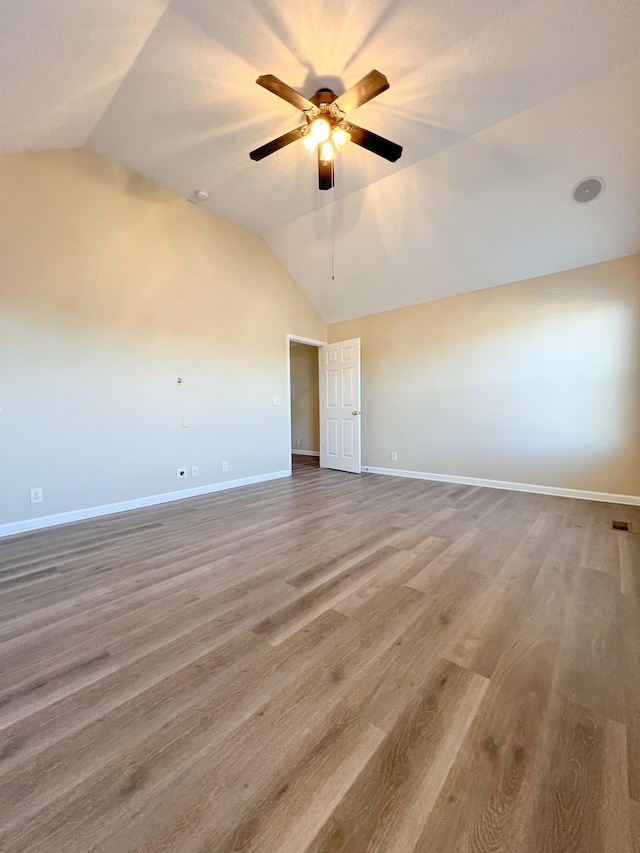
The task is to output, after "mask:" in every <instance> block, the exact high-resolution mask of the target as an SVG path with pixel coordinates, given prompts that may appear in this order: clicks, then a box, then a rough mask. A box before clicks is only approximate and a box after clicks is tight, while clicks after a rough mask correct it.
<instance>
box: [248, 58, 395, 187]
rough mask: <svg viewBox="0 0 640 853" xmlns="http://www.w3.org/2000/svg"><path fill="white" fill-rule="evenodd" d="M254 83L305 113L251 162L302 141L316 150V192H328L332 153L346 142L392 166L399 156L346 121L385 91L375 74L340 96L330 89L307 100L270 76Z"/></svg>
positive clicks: (384, 80)
mask: <svg viewBox="0 0 640 853" xmlns="http://www.w3.org/2000/svg"><path fill="white" fill-rule="evenodd" d="M256 83H257V84H258V85H259V86H263V87H264V88H265V89H268V90H269V91H270V92H273V94H274V95H277V96H278V97H279V98H282V99H283V100H285V101H287V102H288V103H289V104H291V105H292V106H294V107H297V108H298V109H299V110H302V112H303V113H305V116H306V122H305V124H302V125H300V127H296V128H295V130H290V131H289V132H288V133H285V134H283V135H282V136H279V137H278V138H277V139H272V140H271V142H267V144H266V145H261V146H260V148H256V149H255V151H252V152H251V153H250V154H249V156H250V157H251V159H252V160H262V159H263V158H264V157H268V156H269V154H273V152H274V151H278V150H279V149H280V148H284V147H285V145H289V144H290V143H291V142H295V141H296V140H298V139H302V141H303V142H304V144H305V146H306V147H307V148H308V149H309V151H311V152H313V151H315V150H317V152H318V183H319V187H320V189H321V190H330V189H331V187H332V186H333V183H334V180H333V163H334V159H335V156H336V151H340V150H342V149H343V148H344V146H345V145H346V144H347V143H348V142H349V141H351V142H355V144H356V145H360V147H361V148H366V149H367V150H368V151H372V152H373V153H374V154H377V155H378V156H379V157H384V158H385V160H390V161H391V162H392V163H395V162H396V160H397V159H398V158H399V157H400V155H401V154H402V146H401V145H396V143H395V142H390V141H389V140H388V139H385V138H384V137H382V136H378V134H377V133H372V131H370V130H365V129H364V128H362V127H358V125H357V124H352V123H351V122H350V121H347V120H346V116H347V114H348V113H350V112H352V111H353V110H357V109H358V107H361V106H362V105H363V104H366V103H367V101H370V100H371V99H372V98H375V97H376V96H377V95H380V94H381V93H382V92H384V91H385V90H386V89H388V88H389V81H388V80H387V78H386V77H385V76H384V74H381V73H380V72H379V71H370V72H369V73H368V74H367V75H365V76H364V77H363V78H362V80H360V81H359V82H358V83H356V84H355V86H352V87H351V88H350V89H347V91H346V92H345V93H344V94H343V95H340V96H337V95H336V94H335V92H332V91H331V89H318V91H317V92H316V93H315V95H314V96H313V97H312V98H310V99H308V100H307V98H305V97H304V96H303V95H301V94H300V93H299V92H296V90H295V89H292V88H291V86H287V84H286V83H283V82H282V80H278V78H277V77H274V76H273V74H265V75H263V76H262V77H258V79H257V80H256Z"/></svg>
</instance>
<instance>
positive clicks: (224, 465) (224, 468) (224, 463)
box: [222, 462, 229, 471]
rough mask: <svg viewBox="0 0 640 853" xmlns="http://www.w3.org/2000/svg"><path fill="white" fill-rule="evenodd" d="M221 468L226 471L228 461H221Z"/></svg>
mask: <svg viewBox="0 0 640 853" xmlns="http://www.w3.org/2000/svg"><path fill="white" fill-rule="evenodd" d="M222 470H223V471H228V470H229V463H228V462H223V463H222Z"/></svg>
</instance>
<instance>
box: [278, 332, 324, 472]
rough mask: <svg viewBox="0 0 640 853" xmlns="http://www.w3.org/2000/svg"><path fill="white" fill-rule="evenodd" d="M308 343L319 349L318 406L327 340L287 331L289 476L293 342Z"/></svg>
mask: <svg viewBox="0 0 640 853" xmlns="http://www.w3.org/2000/svg"><path fill="white" fill-rule="evenodd" d="M292 343H295V344H306V345H307V346H310V347H315V348H316V349H317V350H318V406H319V405H320V399H321V394H322V389H321V387H320V351H321V348H322V347H324V346H326V344H327V342H326V341H317V340H315V338H304V337H302V336H301V335H292V334H290V333H287V409H288V416H289V476H291V474H292V471H293V466H292V463H291V454H292V453H293V448H292V446H291V441H292V439H293V434H292V432H293V431H292V429H291V344H292Z"/></svg>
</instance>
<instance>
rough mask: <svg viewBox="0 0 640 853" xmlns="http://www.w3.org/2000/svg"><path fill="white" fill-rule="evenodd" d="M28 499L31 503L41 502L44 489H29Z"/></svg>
mask: <svg viewBox="0 0 640 853" xmlns="http://www.w3.org/2000/svg"><path fill="white" fill-rule="evenodd" d="M29 500H30V501H31V503H32V504H41V503H42V501H43V500H44V490H43V489H42V488H37V489H31V490H30V492H29Z"/></svg>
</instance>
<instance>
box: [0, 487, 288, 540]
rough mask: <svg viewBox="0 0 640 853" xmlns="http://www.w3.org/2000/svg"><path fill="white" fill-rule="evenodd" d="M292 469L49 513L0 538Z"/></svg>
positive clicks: (11, 527)
mask: <svg viewBox="0 0 640 853" xmlns="http://www.w3.org/2000/svg"><path fill="white" fill-rule="evenodd" d="M290 476H291V472H290V471H272V472H271V473H270V474H258V476H256V477H243V478H241V479H239V480H227V481H226V482H224V483H213V484H211V485H209V486H195V487H194V488H192V489H181V490H180V491H179V492H166V493H165V494H163V495H151V496H149V497H145V498H135V499H134V500H131V501H121V502H120V503H115V504H106V505H104V506H92V507H89V508H88V509H74V510H71V511H70V512H59V513H56V515H45V516H42V517H41V518H29V519H26V520H25V521H13V522H10V523H9V524H0V538H2V537H4V536H14V535H15V534H16V533H28V532H29V531H31V530H42V529H43V528H45V527H55V526H57V525H58V524H69V523H70V522H72V521H84V520H85V519H87V518H98V517H99V516H101V515H113V513H116V512H126V511H127V510H130V509H142V508H143V507H145V506H155V505H156V504H164V503H170V502H171V501H180V500H184V499H185V498H196V497H198V496H199V495H210V494H212V493H213V492H223V491H226V490H227V489H237V488H238V487H239V486H250V485H252V484H253V483H264V482H266V481H267V480H278V479H280V478H281V477H290Z"/></svg>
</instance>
